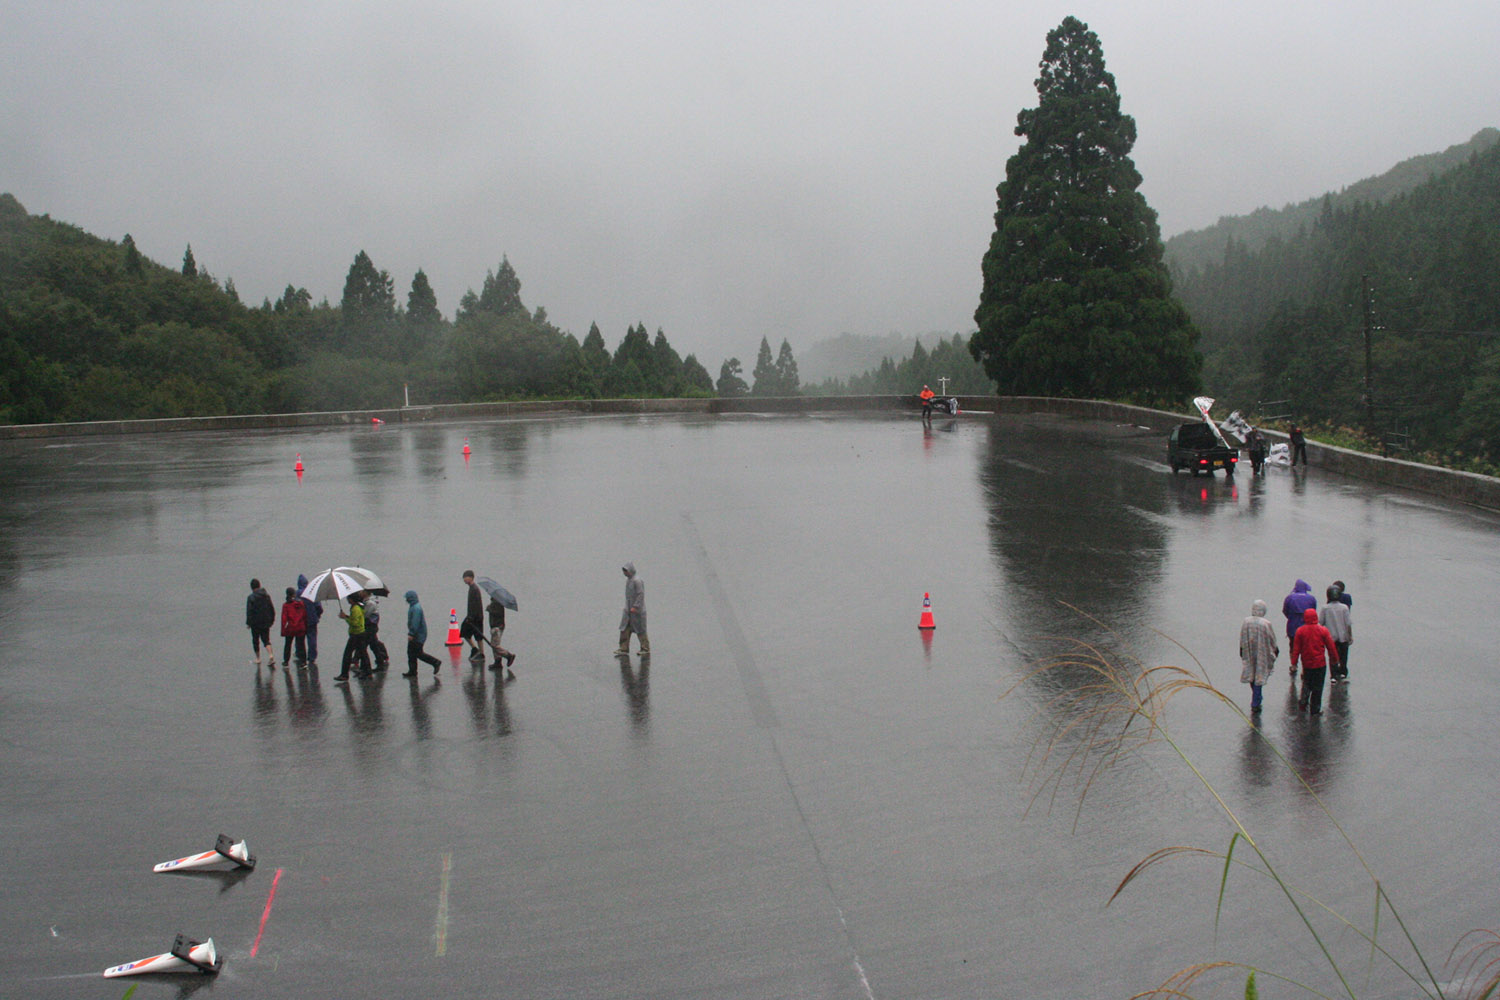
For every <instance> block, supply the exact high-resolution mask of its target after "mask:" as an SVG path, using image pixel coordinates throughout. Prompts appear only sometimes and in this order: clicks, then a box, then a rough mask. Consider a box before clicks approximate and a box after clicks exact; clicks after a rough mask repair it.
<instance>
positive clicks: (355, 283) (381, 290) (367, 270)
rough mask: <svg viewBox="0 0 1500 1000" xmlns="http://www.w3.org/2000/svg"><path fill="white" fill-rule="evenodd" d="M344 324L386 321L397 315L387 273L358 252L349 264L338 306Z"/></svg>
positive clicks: (393, 294)
mask: <svg viewBox="0 0 1500 1000" xmlns="http://www.w3.org/2000/svg"><path fill="white" fill-rule="evenodd" d="M340 308H341V309H342V310H343V314H344V323H345V324H346V325H351V326H353V325H360V324H365V323H369V322H371V321H379V320H388V319H390V318H392V317H393V316H395V314H396V292H395V289H394V287H393V285H392V283H391V276H390V274H389V272H386V271H379V270H376V268H375V262H374V261H372V260H371V259H370V255H369V254H367V253H365V252H364V251H363V250H361V251H360V252H359V253H357V254H355V256H354V263H352V264H350V265H349V274H348V276H347V277H346V278H345V279H344V298H343V300H342V301H341V303H340Z"/></svg>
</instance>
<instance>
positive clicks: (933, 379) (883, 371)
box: [808, 333, 995, 396]
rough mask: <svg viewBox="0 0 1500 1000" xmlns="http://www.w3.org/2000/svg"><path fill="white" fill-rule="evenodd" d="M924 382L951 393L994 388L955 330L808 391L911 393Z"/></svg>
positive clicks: (978, 392)
mask: <svg viewBox="0 0 1500 1000" xmlns="http://www.w3.org/2000/svg"><path fill="white" fill-rule="evenodd" d="M944 379H946V380H947V381H946V382H944V381H943V380H944ZM924 385H930V386H931V387H932V391H933V392H946V393H947V394H948V395H952V396H988V395H990V394H991V393H993V392H994V391H995V383H994V382H993V381H991V380H990V377H989V376H988V375H986V374H985V372H984V367H983V366H982V365H980V363H979V362H978V361H975V360H974V355H973V354H971V353H969V343H968V338H966V337H964V336H963V335H962V334H958V333H955V334H954V335H953V336H952V337H950V338H948V339H946V340H938V342H937V343H935V344H934V345H933V347H932V350H930V351H929V350H928V349H927V348H926V347H924V346H922V341H921V340H918V341H916V342H915V343H913V344H912V346H911V354H910V355H908V356H906V357H903V358H901V359H900V360H897V359H895V358H892V357H891V355H889V354H887V355H885V356H884V357H883V358H881V360H880V363H879V364H878V365H874V366H872V367H871V368H869V369H868V370H867V371H865V372H863V373H861V374H859V375H851V376H850V377H848V378H828V379H824V380H823V381H822V382H821V383H819V384H817V385H815V386H813V387H812V388H810V389H809V390H808V391H809V392H813V393H817V394H820V395H845V394H847V395H866V396H886V395H914V394H915V393H916V392H918V391H919V390H920V389H921V388H922V386H924ZM945 387H946V388H945Z"/></svg>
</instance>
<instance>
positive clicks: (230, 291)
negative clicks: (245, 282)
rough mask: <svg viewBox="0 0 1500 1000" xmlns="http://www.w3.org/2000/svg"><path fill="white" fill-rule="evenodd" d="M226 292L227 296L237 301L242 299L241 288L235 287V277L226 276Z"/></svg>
mask: <svg viewBox="0 0 1500 1000" xmlns="http://www.w3.org/2000/svg"><path fill="white" fill-rule="evenodd" d="M224 294H225V295H227V296H229V297H230V298H231V299H233V300H234V301H236V302H238V301H239V300H240V293H239V290H238V289H237V288H235V287H234V279H233V278H225V279H224Z"/></svg>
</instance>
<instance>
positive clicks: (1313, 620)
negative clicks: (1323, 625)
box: [1302, 608, 1318, 625]
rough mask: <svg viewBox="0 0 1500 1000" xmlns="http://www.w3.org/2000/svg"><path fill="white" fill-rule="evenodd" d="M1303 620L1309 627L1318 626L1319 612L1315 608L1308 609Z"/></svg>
mask: <svg viewBox="0 0 1500 1000" xmlns="http://www.w3.org/2000/svg"><path fill="white" fill-rule="evenodd" d="M1302 620H1303V621H1304V622H1306V623H1307V624H1309V625H1316V624H1318V612H1317V611H1316V610H1315V609H1313V608H1308V609H1307V610H1306V611H1304V612H1302Z"/></svg>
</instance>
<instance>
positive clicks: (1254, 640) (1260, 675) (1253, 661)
mask: <svg viewBox="0 0 1500 1000" xmlns="http://www.w3.org/2000/svg"><path fill="white" fill-rule="evenodd" d="M1280 653H1281V650H1280V648H1278V647H1277V645H1276V626H1274V625H1272V624H1271V623H1270V621H1269V620H1267V618H1266V602H1265V601H1256V602H1255V603H1254V604H1252V605H1250V617H1248V618H1246V619H1245V620H1244V622H1243V623H1241V625H1240V683H1241V684H1249V685H1250V711H1252V712H1259V711H1260V702H1261V688H1262V687H1263V686H1264V685H1265V683H1266V680H1267V679H1268V678H1270V676H1271V671H1272V670H1274V669H1275V668H1276V657H1277V656H1278V655H1280Z"/></svg>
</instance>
